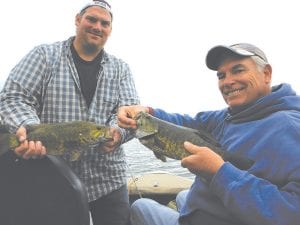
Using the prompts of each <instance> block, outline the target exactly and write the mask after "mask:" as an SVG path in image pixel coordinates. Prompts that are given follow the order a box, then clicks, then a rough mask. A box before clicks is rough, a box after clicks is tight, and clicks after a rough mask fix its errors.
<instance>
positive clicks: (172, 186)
mask: <svg viewBox="0 0 300 225" xmlns="http://www.w3.org/2000/svg"><path fill="white" fill-rule="evenodd" d="M192 183H193V180H192V179H189V178H185V177H182V176H179V175H176V174H173V173H169V172H165V171H153V172H149V173H144V174H140V175H138V176H136V177H131V178H129V179H128V181H127V187H128V192H129V200H130V202H131V203H132V202H134V201H135V200H137V199H139V198H150V199H153V200H155V201H157V202H159V203H161V204H164V205H167V204H168V203H169V202H171V201H173V200H175V198H176V195H177V194H178V193H179V192H180V191H182V190H186V189H189V188H190V186H191V185H192Z"/></svg>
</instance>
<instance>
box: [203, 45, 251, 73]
mask: <svg viewBox="0 0 300 225" xmlns="http://www.w3.org/2000/svg"><path fill="white" fill-rule="evenodd" d="M252 55H253V53H250V52H247V51H245V52H238V51H237V50H235V49H232V48H230V47H228V46H224V45H218V46H215V47H213V48H212V49H210V50H209V51H208V53H207V55H206V66H207V67H208V68H209V69H211V70H218V67H219V66H220V64H221V63H222V61H224V59H225V58H226V56H227V57H229V56H252Z"/></svg>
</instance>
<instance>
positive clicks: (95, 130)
mask: <svg viewBox="0 0 300 225" xmlns="http://www.w3.org/2000/svg"><path fill="white" fill-rule="evenodd" d="M26 130H27V140H29V141H41V142H42V143H43V145H44V146H45V147H46V149H47V154H49V155H56V156H59V155H69V158H70V160H71V161H75V160H78V159H79V157H80V155H81V153H82V151H84V150H87V149H89V148H91V147H97V146H100V145H101V144H102V143H104V142H106V141H110V140H112V137H111V136H110V134H109V127H107V126H101V125H97V124H95V123H93V122H87V121H73V122H63V123H52V124H37V125H27V126H26ZM19 145H20V143H19V141H18V139H17V137H16V135H14V134H10V133H9V132H8V130H7V129H6V127H4V126H3V125H2V126H0V156H1V155H2V154H4V153H5V152H7V151H8V150H13V149H15V148H16V147H17V146H19Z"/></svg>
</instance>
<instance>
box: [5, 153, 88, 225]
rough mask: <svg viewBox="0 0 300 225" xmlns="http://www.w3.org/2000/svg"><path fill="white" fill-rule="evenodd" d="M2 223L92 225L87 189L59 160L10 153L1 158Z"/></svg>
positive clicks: (13, 224)
mask: <svg viewBox="0 0 300 225" xmlns="http://www.w3.org/2000/svg"><path fill="white" fill-rule="evenodd" d="M0 224H3V225H89V224H90V217H89V207H88V201H87V194H86V191H85V187H84V185H83V184H82V183H81V182H80V180H79V179H78V177H77V176H76V175H75V173H74V172H73V171H72V170H71V169H70V167H69V166H68V165H67V164H66V163H65V162H64V161H63V159H61V158H59V157H55V156H46V157H44V158H43V159H36V160H35V159H29V160H24V159H20V158H18V157H17V156H16V155H15V154H14V153H13V152H12V151H9V152H7V153H5V154H4V155H2V156H1V157H0Z"/></svg>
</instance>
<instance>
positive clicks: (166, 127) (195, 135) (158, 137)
mask: <svg viewBox="0 0 300 225" xmlns="http://www.w3.org/2000/svg"><path fill="white" fill-rule="evenodd" d="M135 120H136V122H137V131H136V137H137V138H138V139H139V141H140V142H141V143H142V144H143V145H145V146H146V147H148V148H149V149H151V150H152V151H153V152H154V154H155V156H156V157H157V158H159V159H161V160H162V161H166V158H165V156H167V157H170V158H173V159H179V160H180V159H182V158H184V157H186V156H188V155H190V154H191V153H189V152H188V151H186V150H185V149H184V147H183V143H184V142H185V141H189V142H191V143H193V144H195V145H198V146H205V147H209V148H210V149H212V150H213V151H215V152H216V153H217V154H219V155H220V156H221V157H222V158H223V160H224V161H229V162H231V163H232V164H233V165H235V166H236V167H238V168H240V169H249V168H250V167H251V166H252V164H253V161H252V160H251V159H248V158H246V157H244V156H241V155H238V154H236V153H232V152H229V151H225V150H223V149H221V146H220V144H219V143H218V142H217V141H216V140H215V139H214V137H213V136H212V135H211V134H210V133H208V132H207V131H206V130H204V129H199V130H195V129H191V128H187V127H183V126H178V125H175V124H173V123H169V122H167V121H164V120H161V119H158V118H156V117H154V116H151V115H150V114H148V113H144V112H140V113H139V114H138V115H137V116H136V118H135Z"/></svg>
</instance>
